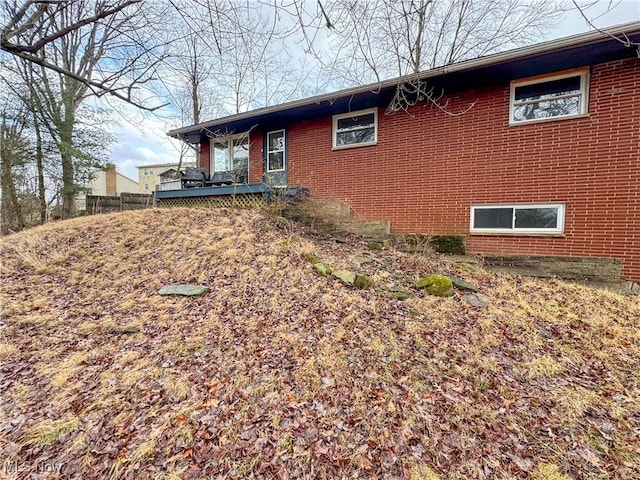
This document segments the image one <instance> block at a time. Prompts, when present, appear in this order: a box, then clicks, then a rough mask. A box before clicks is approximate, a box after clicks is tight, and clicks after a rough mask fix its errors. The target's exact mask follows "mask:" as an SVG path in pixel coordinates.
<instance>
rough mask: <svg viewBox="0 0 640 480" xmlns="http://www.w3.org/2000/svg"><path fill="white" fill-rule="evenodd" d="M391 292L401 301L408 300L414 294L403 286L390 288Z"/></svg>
mask: <svg viewBox="0 0 640 480" xmlns="http://www.w3.org/2000/svg"><path fill="white" fill-rule="evenodd" d="M389 293H390V294H391V296H392V297H393V298H395V299H396V300H400V301H404V300H407V299H409V298H411V297H412V296H413V294H412V293H411V292H409V291H408V290H403V289H401V288H394V287H392V288H390V289H389Z"/></svg>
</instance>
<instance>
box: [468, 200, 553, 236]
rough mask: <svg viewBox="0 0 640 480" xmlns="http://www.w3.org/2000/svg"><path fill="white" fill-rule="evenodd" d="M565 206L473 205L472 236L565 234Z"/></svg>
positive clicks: (542, 204)
mask: <svg viewBox="0 0 640 480" xmlns="http://www.w3.org/2000/svg"><path fill="white" fill-rule="evenodd" d="M564 213H565V205H564V204H563V203H535V204H533V203H531V204H495V205H472V206H471V228H470V232H471V233H511V234H514V233H515V234H517V233H522V234H528V233H548V234H556V235H557V234H562V233H563V232H564Z"/></svg>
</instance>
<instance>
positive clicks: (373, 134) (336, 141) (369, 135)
mask: <svg viewBox="0 0 640 480" xmlns="http://www.w3.org/2000/svg"><path fill="white" fill-rule="evenodd" d="M377 140H378V111H377V109H375V108H371V109H369V110H360V111H358V112H350V113H344V114H341V115H334V116H333V148H349V147H362V146H365V145H375V144H376V142H377Z"/></svg>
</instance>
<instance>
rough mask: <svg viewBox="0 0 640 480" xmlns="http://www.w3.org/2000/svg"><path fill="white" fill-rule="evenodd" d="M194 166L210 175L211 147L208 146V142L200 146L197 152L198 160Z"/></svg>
mask: <svg viewBox="0 0 640 480" xmlns="http://www.w3.org/2000/svg"><path fill="white" fill-rule="evenodd" d="M196 166H197V167H200V168H202V169H204V171H205V172H207V174H209V173H210V170H211V146H210V145H209V141H206V142H203V143H201V144H200V152H198V159H197V161H196Z"/></svg>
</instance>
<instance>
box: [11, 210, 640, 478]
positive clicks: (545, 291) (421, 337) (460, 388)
mask: <svg viewBox="0 0 640 480" xmlns="http://www.w3.org/2000/svg"><path fill="white" fill-rule="evenodd" d="M0 246H1V249H2V250H1V253H2V271H1V278H0V279H1V286H0V292H1V294H2V297H1V299H2V311H1V314H2V316H1V320H0V322H1V323H0V328H1V331H0V365H1V366H0V402H1V403H0V459H4V461H5V466H6V467H5V468H4V473H5V474H7V475H9V476H10V478H12V477H13V478H26V477H27V476H28V475H29V473H30V472H31V473H33V472H36V470H38V469H40V470H41V471H42V470H43V469H47V468H48V469H49V470H50V471H53V473H51V474H47V475H45V478H47V476H48V478H132V479H133V478H137V479H146V478H149V479H152V478H153V479H156V478H158V479H160V478H194V479H196V478H203V477H205V476H206V477H207V478H252V477H253V478H282V479H286V478H385V479H386V478H388V479H391V478H411V479H429V480H431V479H438V478H440V479H463V478H464V479H472V478H491V479H495V478H498V479H500V478H504V479H507V478H523V479H525V478H533V479H567V478H572V479H578V478H580V479H605V478H620V479H633V478H640V328H639V327H640V302H639V299H638V297H622V296H620V295H617V294H613V293H607V292H602V291H596V290H592V289H589V288H586V287H581V286H576V285H572V284H568V283H564V282H560V281H541V280H533V279H522V278H512V277H508V276H501V275H496V274H491V273H488V272H486V271H484V270H483V269H482V268H480V269H478V270H477V271H476V272H474V273H469V272H467V271H465V270H461V269H458V268H457V267H456V266H455V265H454V264H452V263H449V262H446V261H444V260H443V259H442V258H440V257H438V256H431V257H424V256H412V255H408V254H402V253H398V252H395V251H393V250H381V251H376V252H372V251H370V250H368V249H367V248H366V247H365V246H363V245H358V244H354V245H348V244H337V243H335V242H329V241H322V242H321V241H319V240H314V239H311V238H308V237H305V236H304V235H303V234H302V233H301V232H300V231H298V230H297V229H296V228H295V227H293V226H292V225H291V224H289V223H288V222H285V221H282V220H274V219H271V218H269V217H265V216H262V215H260V214H258V213H254V212H238V211H227V210H219V211H216V210H196V209H193V210H186V209H185V210H147V211H137V212H128V213H121V214H110V215H104V216H93V217H86V218H81V219H75V220H71V221H65V222H59V223H53V224H48V225H45V226H42V227H39V228H36V229H33V230H29V231H26V232H23V233H20V234H16V235H12V236H9V237H7V238H4V239H2V240H1V243H0ZM310 254H314V255H315V256H317V257H318V258H320V259H321V260H323V261H325V262H326V263H328V264H331V265H332V266H334V267H338V268H350V269H359V270H363V271H365V272H366V273H368V274H369V275H371V277H372V278H373V279H374V280H375V282H376V284H377V285H396V286H398V287H403V288H411V286H412V285H413V284H414V283H415V281H416V280H417V279H418V278H420V277H421V276H423V275H425V274H430V273H445V274H455V275H457V276H459V277H463V278H464V279H466V280H468V281H470V282H472V283H475V284H476V285H478V286H479V287H480V289H481V292H482V293H484V294H486V295H488V296H489V297H490V298H491V303H490V304H489V306H487V307H485V308H482V309H478V308H474V307H472V306H470V305H468V304H467V303H465V302H463V301H461V295H462V293H461V292H456V294H455V295H454V296H452V297H448V298H440V297H431V296H428V295H424V294H423V293H420V292H418V291H415V290H414V296H413V297H412V298H410V299H409V300H407V301H405V302H400V301H398V300H395V299H393V298H390V297H389V296H388V295H387V294H386V293H385V291H383V290H381V289H373V290H357V289H353V288H350V287H347V286H344V285H343V284H341V283H340V282H338V281H336V279H335V278H332V277H321V276H319V275H317V274H315V273H314V272H313V270H312V268H311V265H310V264H309V263H308V261H306V260H305V259H306V258H308V257H309V256H310ZM174 283H198V284H202V285H206V286H208V287H209V288H210V289H211V291H210V292H209V293H208V294H206V295H204V296H202V297H200V298H185V297H166V296H159V295H158V290H159V289H160V287H162V286H163V285H168V284H174ZM55 472H60V476H59V477H56V476H55V475H56V474H55Z"/></svg>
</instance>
